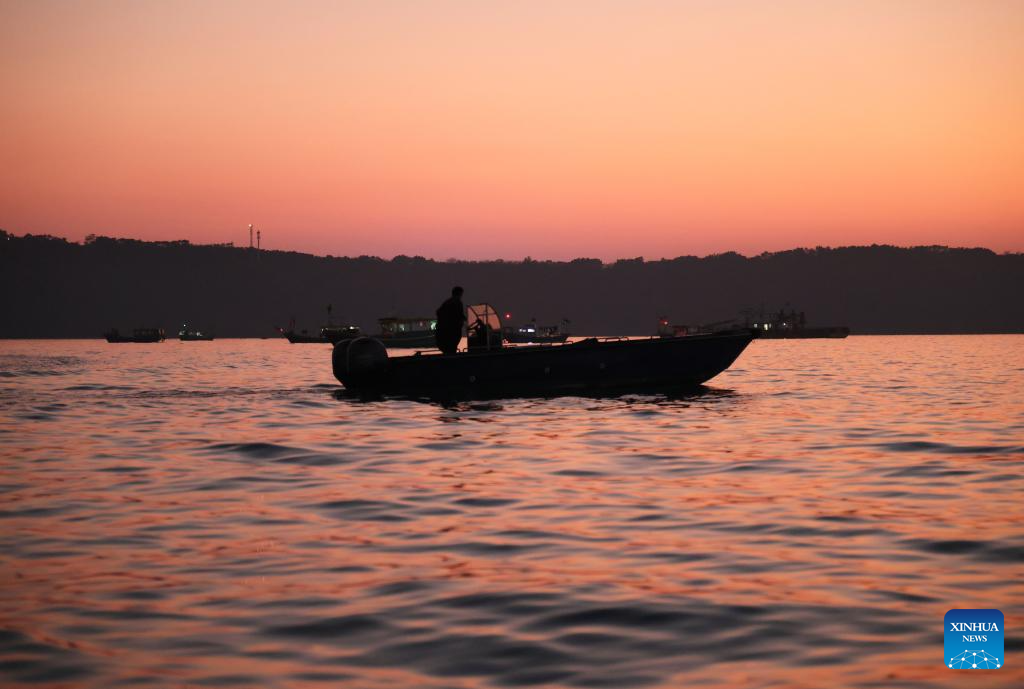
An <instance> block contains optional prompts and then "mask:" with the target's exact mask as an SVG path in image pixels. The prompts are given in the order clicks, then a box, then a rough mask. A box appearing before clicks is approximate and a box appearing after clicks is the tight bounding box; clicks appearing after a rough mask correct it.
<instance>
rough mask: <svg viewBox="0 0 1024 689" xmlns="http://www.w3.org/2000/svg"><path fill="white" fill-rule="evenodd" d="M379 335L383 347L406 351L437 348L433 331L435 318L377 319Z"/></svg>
mask: <svg viewBox="0 0 1024 689" xmlns="http://www.w3.org/2000/svg"><path fill="white" fill-rule="evenodd" d="M377 323H379V324H380V334H379V335H377V338H376V339H378V340H380V341H381V342H382V343H383V344H384V346H385V347H389V348H407V349H433V348H436V347H437V339H436V338H435V336H434V330H435V329H436V328H437V319H436V318H379V319H377Z"/></svg>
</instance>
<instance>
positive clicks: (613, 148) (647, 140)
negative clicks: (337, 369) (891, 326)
mask: <svg viewBox="0 0 1024 689" xmlns="http://www.w3.org/2000/svg"><path fill="white" fill-rule="evenodd" d="M0 161H2V165H0V228H3V229H6V230H7V231H9V232H14V233H17V234H21V233H25V232H31V233H51V234H58V235H61V236H67V237H71V238H73V239H80V238H82V237H84V236H85V235H86V234H89V233H100V234H107V235H113V236H127V237H140V238H146V239H178V238H187V239H191V240H193V241H197V242H221V241H235V242H236V243H245V242H247V241H248V235H247V230H246V227H247V225H248V223H250V222H252V223H255V224H256V225H257V227H259V228H261V229H262V230H263V233H264V246H266V247H268V248H281V249H296V250H301V251H311V252H314V253H331V254H364V253H366V254H377V255H382V256H385V257H390V256H393V255H395V254H399V253H405V254H421V255H425V256H430V257H435V258H447V257H461V258H483V257H501V258H522V257H523V256H526V255H530V256H533V257H534V258H571V257H574V256H594V257H599V258H604V259H614V258H619V257H632V256H645V257H649V258H656V257H661V256H677V255H681V254H700V255H702V254H706V253H709V252H715V251H726V250H737V251H740V252H743V253H758V252H760V251H764V250H776V249H783V248H791V247H794V246H814V245H840V244H866V243H872V242H879V243H882V242H884V243H893V244H904V245H905V244H950V245H968V246H988V247H991V248H993V249H996V250H1000V251H1003V250H1013V251H1021V250H1024V2H1020V1H1019V0H1006V1H996V0H964V1H963V2H952V1H946V0H880V1H875V0H858V1H857V2H843V3H839V2H834V3H833V2H821V0H813V1H812V0H806V1H802V0H800V1H798V0H790V1H786V0H781V1H779V2H763V1H762V0H692V1H686V0H665V1H663V2H656V1H651V0H632V1H625V0H623V1H621V2H607V1H602V0H579V1H572V2H570V1H561V2H560V1H557V0H551V1H550V2H541V1H539V0H538V1H537V2H532V1H527V2H517V3H497V2H496V3H488V2H479V1H476V0H465V1H460V2H452V1H445V0H428V1H425V2H418V1H414V0H407V1H402V2H399V1H390V0H372V1H371V0H366V1H364V2H342V1H341V0H331V1H325V2H283V1H281V2H256V1H253V0H251V1H239V2H228V1H221V0H201V1H197V2H191V1H188V0H174V1H173V2H146V1H131V2H129V1H127V0H125V1H121V2H101V1H99V0H94V1H92V2H51V1H49V0H25V1H23V2H12V1H10V0H0Z"/></svg>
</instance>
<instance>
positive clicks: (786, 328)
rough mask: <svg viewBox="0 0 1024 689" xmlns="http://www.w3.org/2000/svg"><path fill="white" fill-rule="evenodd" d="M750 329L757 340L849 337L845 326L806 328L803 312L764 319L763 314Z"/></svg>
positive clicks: (775, 315) (776, 315)
mask: <svg viewBox="0 0 1024 689" xmlns="http://www.w3.org/2000/svg"><path fill="white" fill-rule="evenodd" d="M751 327H752V328H753V329H754V332H755V334H756V335H755V336H756V337H757V338H758V339H759V340H802V339H819V338H829V339H842V338H845V337H848V336H849V335H850V329H849V328H848V327H846V326H845V325H825V326H808V325H807V318H806V316H805V315H804V312H803V311H801V312H800V313H797V312H796V311H789V312H786V311H785V310H783V309H779V312H778V313H777V314H773V315H771V316H769V317H765V316H764V315H763V314H762V315H761V317H760V318H758V319H757V320H755V321H754V322H753V324H752V325H751Z"/></svg>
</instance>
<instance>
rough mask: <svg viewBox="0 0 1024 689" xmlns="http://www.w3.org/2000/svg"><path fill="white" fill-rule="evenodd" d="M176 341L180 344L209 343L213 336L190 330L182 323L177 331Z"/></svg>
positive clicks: (186, 324)
mask: <svg viewBox="0 0 1024 689" xmlns="http://www.w3.org/2000/svg"><path fill="white" fill-rule="evenodd" d="M178 339H179V340H181V341H182V342H211V341H212V340H213V335H212V334H210V333H204V332H203V331H202V330H190V329H189V327H188V323H183V324H182V326H181V330H179V331H178Z"/></svg>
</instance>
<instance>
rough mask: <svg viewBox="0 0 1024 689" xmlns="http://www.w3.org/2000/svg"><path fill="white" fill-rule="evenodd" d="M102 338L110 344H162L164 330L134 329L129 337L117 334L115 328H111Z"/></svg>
mask: <svg viewBox="0 0 1024 689" xmlns="http://www.w3.org/2000/svg"><path fill="white" fill-rule="evenodd" d="M103 337H105V338H107V342H111V343H123V342H163V341H164V329H163V328H135V330H133V331H132V334H131V335H122V334H121V333H120V332H118V330H117V328H111V329H110V330H109V331H107V332H105V333H104V334H103Z"/></svg>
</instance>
